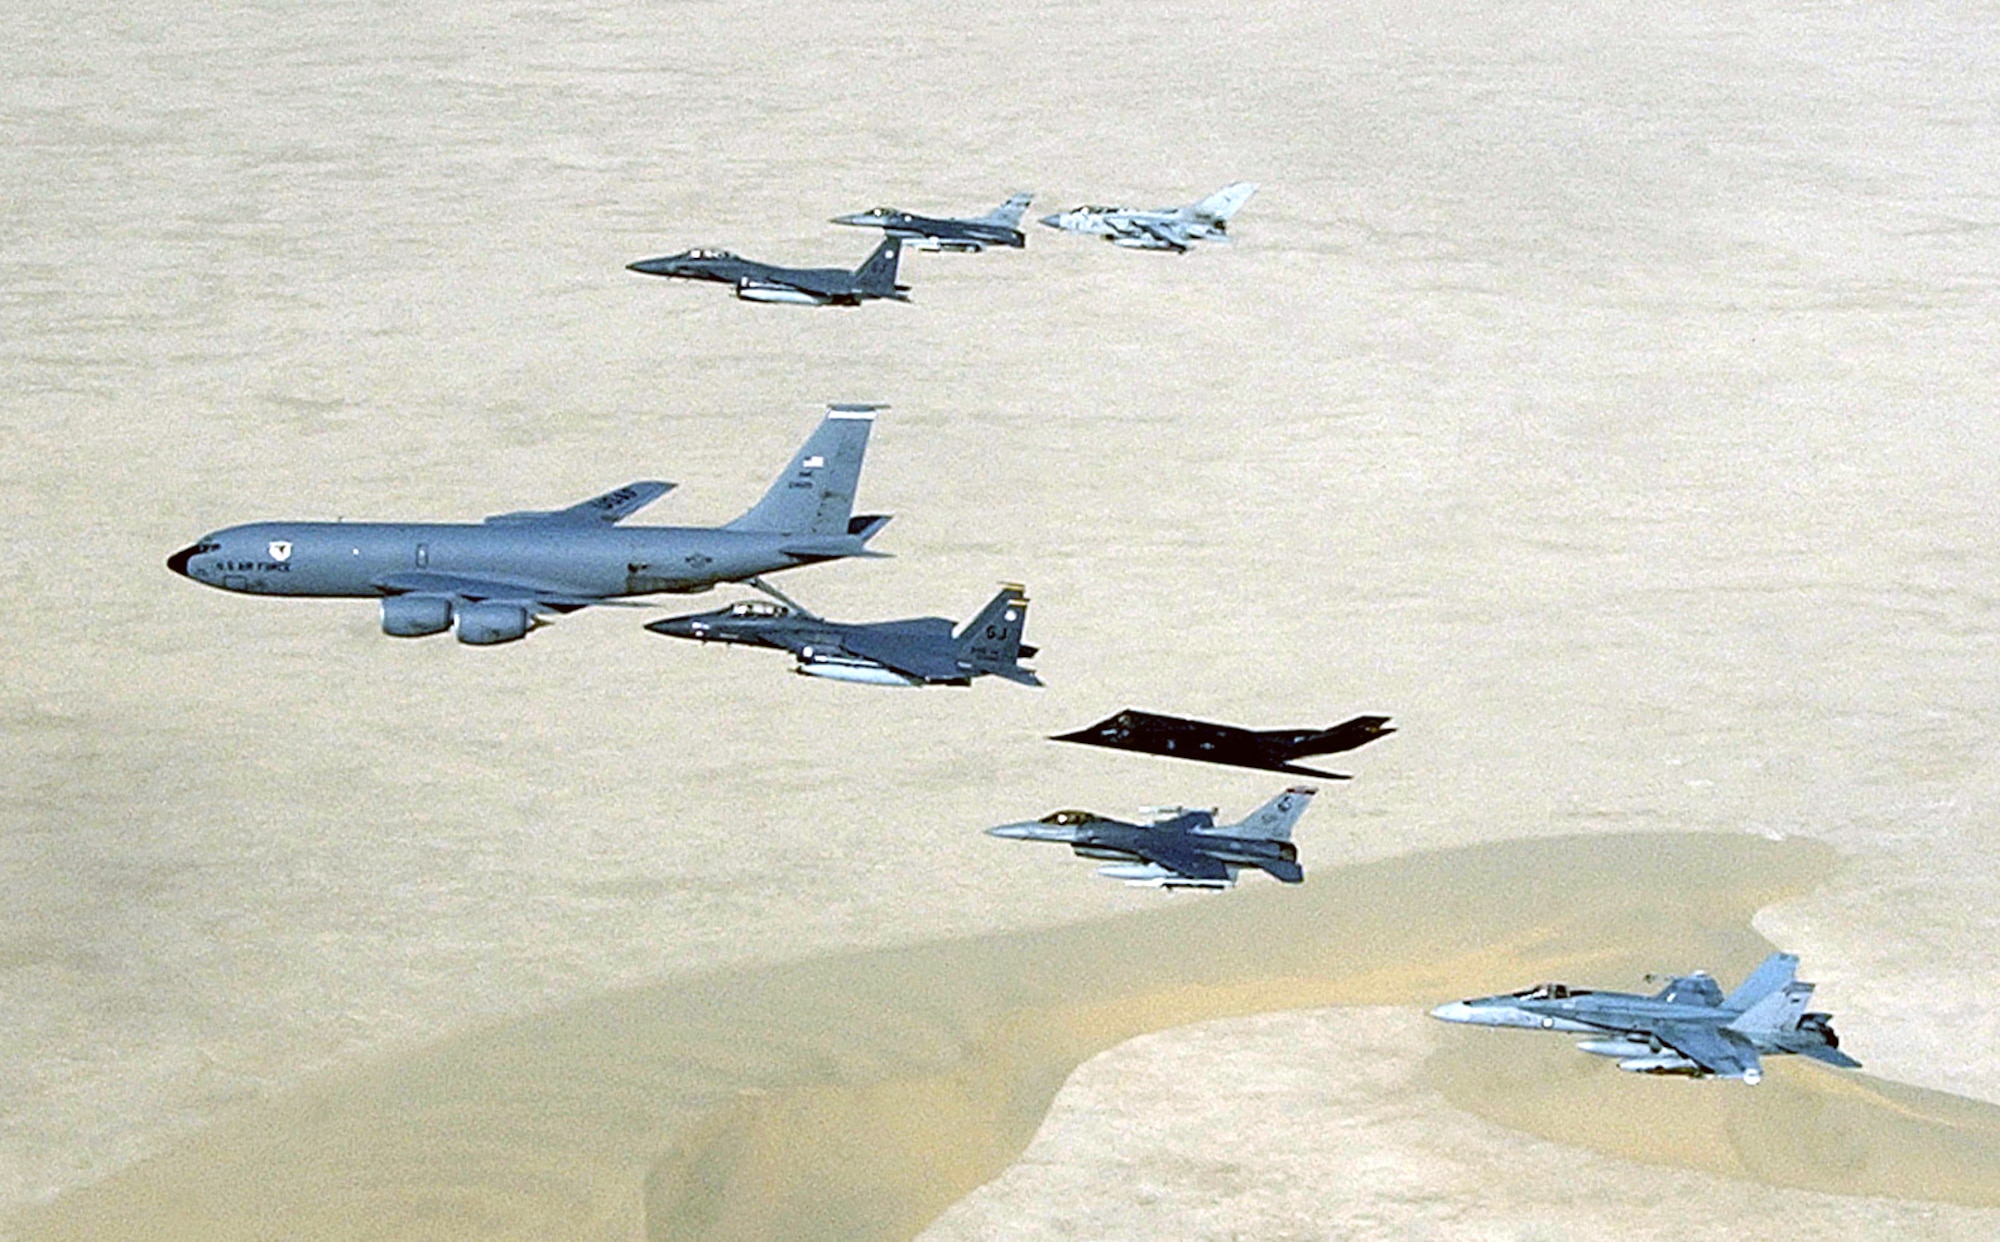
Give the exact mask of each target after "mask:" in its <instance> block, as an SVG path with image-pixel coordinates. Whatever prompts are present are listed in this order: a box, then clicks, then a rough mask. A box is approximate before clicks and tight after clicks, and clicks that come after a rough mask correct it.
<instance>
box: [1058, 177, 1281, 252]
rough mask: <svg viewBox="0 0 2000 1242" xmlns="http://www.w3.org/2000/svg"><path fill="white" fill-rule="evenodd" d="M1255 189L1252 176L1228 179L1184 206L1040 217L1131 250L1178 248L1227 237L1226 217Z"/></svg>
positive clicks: (1091, 210)
mask: <svg viewBox="0 0 2000 1242" xmlns="http://www.w3.org/2000/svg"><path fill="white" fill-rule="evenodd" d="M1256 192H1257V185H1256V183H1255V182H1251V181H1238V182H1237V183H1236V184H1234V185H1226V186H1223V187H1222V188H1221V189H1219V190H1217V191H1216V192H1215V193H1213V194H1211V195H1209V196H1208V197H1207V198H1204V199H1202V200H1201V201H1200V202H1198V203H1191V204H1189V205H1188V206H1186V207H1155V208H1151V209H1145V208H1139V207H1072V208H1070V209H1069V210H1068V211H1059V212H1057V213H1056V214H1055V215H1052V216H1043V217H1042V223H1043V224H1046V225H1048V226H1049V227H1050V228H1052V229H1062V230H1063V231H1065V232H1069V233H1095V234H1097V235H1099V236H1101V237H1103V238H1104V240H1106V241H1108V242H1110V243H1111V244H1112V245H1114V246H1124V247H1126V248H1127V249H1130V250H1171V251H1173V252H1174V253H1175V254H1182V253H1184V252H1186V251H1187V249H1188V248H1189V247H1191V246H1193V245H1194V244H1195V243H1196V242H1197V241H1228V240H1229V218H1230V217H1231V216H1233V215H1235V214H1236V213H1237V212H1238V211H1241V210H1242V209H1243V204H1245V203H1247V202H1249V201H1250V196H1251V195H1252V194H1255V193H1256Z"/></svg>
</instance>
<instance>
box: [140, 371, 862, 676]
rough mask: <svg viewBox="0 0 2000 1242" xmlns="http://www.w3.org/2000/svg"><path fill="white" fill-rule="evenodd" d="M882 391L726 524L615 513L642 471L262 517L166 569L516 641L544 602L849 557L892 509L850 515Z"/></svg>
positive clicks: (670, 589)
mask: <svg viewBox="0 0 2000 1242" xmlns="http://www.w3.org/2000/svg"><path fill="white" fill-rule="evenodd" d="M881 408H882V407H881V406H874V405H835V406H830V407H828V410H827V414H826V417H825V419H824V420H822V421H821V423H820V425H819V427H818V428H817V429H816V430H814V432H813V433H812V435H811V436H810V437H809V438H808V439H807V440H806V442H805V444H804V446H803V447H801V448H800V449H799V451H798V454H797V455H796V456H795V457H793V458H792V463H791V465H790V466H788V467H786V468H785V472H784V473H783V474H781V475H779V476H778V478H777V480H776V481H775V482H773V483H772V484H771V487H770V490H769V491H767V492H766V493H765V494H764V498H763V499H762V500H760V501H758V502H757V504H756V505H754V506H753V507H752V508H751V509H750V511H749V512H747V513H745V514H743V516H741V517H739V518H737V519H736V520H735V521H732V522H728V523H725V524H724V525H722V526H719V527H714V528H708V527H688V526H621V525H619V523H621V522H623V521H624V520H625V519H626V518H628V517H630V516H631V515H632V514H634V513H636V512H638V510H639V509H641V508H643V507H644V506H646V505H648V504H650V503H652V502H653V501H655V500H658V499H659V498H660V497H661V496H664V495H666V493H667V492H668V491H669V490H671V489H672V488H673V486H674V485H673V484H671V483H661V482H656V481H652V480H641V481H640V482H637V483H629V484H627V485H626V486H624V487H620V488H617V489H615V490H612V491H609V492H606V493H604V494H603V495H602V496H595V497H592V498H591V499H589V500H585V501H582V502H580V503H578V504H574V505H571V506H570V507H569V508H567V509H554V510H547V511H539V510H534V511H525V512H518V513H501V514H496V515H494V516H493V517H489V518H487V519H486V520H485V521H484V522H480V523H477V524H468V523H458V524H450V525H445V524H432V523H416V522H258V523H254V524H252V525H248V526H231V527H228V528H227V529H224V530H219V531H215V532H214V533H212V534H208V535H203V536H202V537H201V539H200V540H199V541H198V542H196V543H194V544H192V545H190V546H189V547H185V548H182V549H181V550H180V551H178V552H176V553H174V554H173V555H172V556H170V557H168V558H167V568H168V569H171V570H173V571H174V572H175V573H177V574H182V575H185V576H186V577H189V578H192V579H194V580H195V581H196V582H200V583H203V584H205V585H207V586H212V587H216V588H218V589H221V590H224V591H236V592H241V593H243V594H246V595H303V596H319V597H336V598H380V599H381V601H382V632H383V633H385V634H392V635H396V636H398V637H415V636H418V635H424V634H440V633H443V632H444V631H445V630H448V629H452V628H453V627H454V626H456V628H457V633H458V641H460V642H462V643H470V644H473V645H477V646H487V645H491V644H494V643H505V642H512V641H513V640H515V639H517V638H520V637H522V636H523V635H525V634H526V633H527V632H528V631H529V630H530V629H533V628H534V627H535V626H536V625H538V624H540V623H541V620H542V618H543V617H545V616H547V615H550V614H560V613H567V612H573V611H575V610H576V609H579V608H585V607H588V606H590V605H592V604H603V603H608V602H612V601H616V600H619V599H621V598H623V597H626V596H636V595H651V594H655V593H667V594H676V595H684V594H693V593H695V592H700V591H706V590H709V589H710V588H711V587H713V586H714V585H715V584H716V583H718V582H749V581H754V580H755V579H756V578H757V576H758V575H760V574H769V573H775V572H777V571H779V570H781V569H794V568H797V567H798V566H801V565H813V564H817V563H819V562H821V561H832V560H839V559H841V558H843V557H849V556H866V557H873V556H885V555H887V554H886V553H881V552H871V551H869V550H868V541H869V539H871V538H872V537H874V535H875V534H876V532H878V531H880V530H881V529H882V527H883V526H885V525H887V524H888V521H889V519H888V518H887V517H883V516H875V515H864V516H851V514H852V511H853V507H854V491H855V485H856V484H857V482H858V481H859V480H860V477H861V459H862V455H863V454H864V453H865V452H866V451H867V448H868V432H869V429H870V428H871V427H872V426H873V425H874V418H875V411H876V410H878V409H881Z"/></svg>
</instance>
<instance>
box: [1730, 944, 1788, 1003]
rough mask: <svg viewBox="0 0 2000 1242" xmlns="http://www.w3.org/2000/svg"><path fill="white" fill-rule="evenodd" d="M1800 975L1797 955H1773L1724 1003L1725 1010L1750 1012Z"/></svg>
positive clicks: (1739, 985) (1751, 973) (1738, 986)
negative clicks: (1761, 1001) (1752, 1007)
mask: <svg viewBox="0 0 2000 1242" xmlns="http://www.w3.org/2000/svg"><path fill="white" fill-rule="evenodd" d="M1798 973H1799V958H1798V954H1796V953H1773V954H1772V955H1771V956H1769V957H1767V958H1765V959H1764V961H1763V962H1762V964H1760V965H1759V966H1758V967H1757V969H1755V970H1753V971H1751V972H1750V977H1749V978H1747V979H1745V980H1744V981H1743V982H1742V983H1740V984H1738V985H1737V987H1736V990H1735V991H1734V992H1731V993H1730V994H1729V995H1728V996H1727V997H1726V998H1724V1000H1723V1002H1722V1007H1723V1008H1725V1009H1735V1010H1739V1011H1741V1010H1748V1009H1749V1008H1750V1007H1751V1006H1752V1005H1755V1004H1756V1003H1757V1002H1758V1001H1760V1000H1763V999H1764V998H1765V997H1767V996H1769V995H1770V994H1771V993H1773V992H1775V991H1777V990H1778V989H1779V988H1782V987H1784V986H1785V985H1786V984H1788V983H1790V982H1791V981H1792V980H1793V979H1794V978H1795V977H1797V975H1798Z"/></svg>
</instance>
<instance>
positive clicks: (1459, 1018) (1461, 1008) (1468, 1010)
mask: <svg viewBox="0 0 2000 1242" xmlns="http://www.w3.org/2000/svg"><path fill="white" fill-rule="evenodd" d="M1431 1017H1433V1018H1436V1019H1437V1020H1438V1021H1440V1022H1470V1021H1472V1006H1470V1005H1468V1004H1466V1003H1465V1002H1464V1001H1453V1002H1451V1003H1450V1004H1449V1005H1439V1006H1438V1007H1437V1008H1435V1009H1433V1010H1431Z"/></svg>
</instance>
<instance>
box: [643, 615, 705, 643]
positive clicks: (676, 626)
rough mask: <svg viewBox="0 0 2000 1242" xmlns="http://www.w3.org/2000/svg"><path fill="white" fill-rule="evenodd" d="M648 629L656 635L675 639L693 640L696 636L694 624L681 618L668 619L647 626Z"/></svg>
mask: <svg viewBox="0 0 2000 1242" xmlns="http://www.w3.org/2000/svg"><path fill="white" fill-rule="evenodd" d="M646 628H647V629H649V630H651V631H653V633H655V634H666V635H669V636H671V637H673V638H693V637H694V634H695V629H694V622H692V621H688V620H685V619H683V618H681V617H668V618H666V619H665V620H663V621H654V622H652V623H651V624H649V625H648V626H646Z"/></svg>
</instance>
